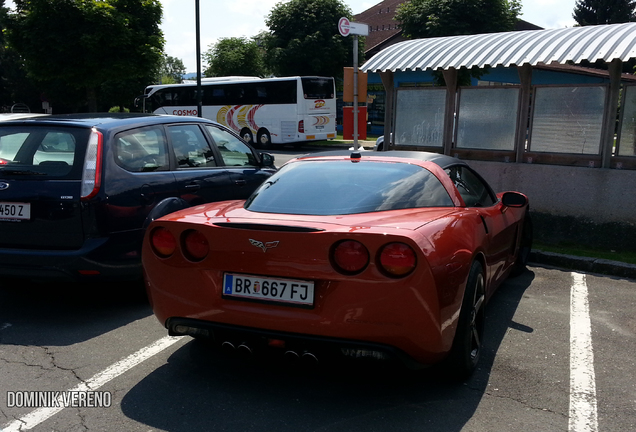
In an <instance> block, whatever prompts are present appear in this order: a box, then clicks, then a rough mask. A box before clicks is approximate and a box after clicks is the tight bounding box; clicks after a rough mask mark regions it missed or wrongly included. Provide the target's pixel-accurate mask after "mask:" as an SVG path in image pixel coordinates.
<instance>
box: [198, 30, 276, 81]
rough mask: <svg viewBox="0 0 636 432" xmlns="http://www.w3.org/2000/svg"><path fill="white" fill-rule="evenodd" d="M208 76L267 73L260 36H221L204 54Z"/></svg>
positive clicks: (262, 75) (263, 74)
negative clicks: (250, 37) (259, 40)
mask: <svg viewBox="0 0 636 432" xmlns="http://www.w3.org/2000/svg"><path fill="white" fill-rule="evenodd" d="M203 59H204V61H205V62H206V63H207V68H206V69H205V71H204V72H203V74H204V75H205V76H208V77H219V76H260V77H264V76H266V75H267V71H266V69H265V62H264V53H263V49H262V48H261V47H260V46H259V42H258V38H252V39H247V38H244V37H242V38H239V37H231V38H221V39H219V41H218V42H217V43H215V44H212V45H210V47H209V49H208V50H207V51H206V52H205V53H204V54H203Z"/></svg>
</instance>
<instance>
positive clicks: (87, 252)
mask: <svg viewBox="0 0 636 432" xmlns="http://www.w3.org/2000/svg"><path fill="white" fill-rule="evenodd" d="M113 247H114V245H113V243H112V241H111V240H109V239H107V238H98V239H89V240H87V241H86V242H85V243H84V245H83V246H82V247H81V248H80V249H75V250H38V249H14V248H2V249H0V277H11V278H20V279H32V280H68V281H85V280H97V279H99V280H133V279H139V278H141V276H142V268H141V260H140V258H139V255H138V254H132V255H130V256H128V257H125V258H123V259H122V258H121V255H120V259H112V258H108V259H107V258H106V257H107V256H109V253H105V251H109V252H110V251H111V250H112V248H113Z"/></svg>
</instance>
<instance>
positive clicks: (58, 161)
mask: <svg viewBox="0 0 636 432" xmlns="http://www.w3.org/2000/svg"><path fill="white" fill-rule="evenodd" d="M89 133H90V131H89V130H88V129H79V128H60V127H46V126H10V127H3V128H0V176H2V177H4V178H7V177H14V176H19V177H21V178H23V177H29V176H33V177H41V178H49V179H75V178H77V179H79V178H81V168H82V158H83V156H84V153H85V151H86V141H87V139H88V135H89Z"/></svg>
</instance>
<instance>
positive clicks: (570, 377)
mask: <svg viewBox="0 0 636 432" xmlns="http://www.w3.org/2000/svg"><path fill="white" fill-rule="evenodd" d="M586 305H587V306H586ZM635 305H636V282H634V281H633V280H628V279H621V278H614V277H608V276H599V275H593V274H584V273H573V272H571V271H569V270H563V269H557V268H547V267H540V266H531V267H530V269H529V271H527V272H526V273H524V274H523V275H522V276H520V277H518V278H515V279H510V280H509V281H507V282H506V283H505V284H504V285H503V286H502V287H501V289H500V290H499V291H498V293H497V294H496V295H495V296H494V297H493V299H492V301H491V302H490V303H489V306H488V309H487V314H488V318H487V328H486V332H487V336H486V341H485V345H486V349H485V351H484V356H483V357H482V359H481V364H480V368H479V370H478V371H477V373H476V374H475V375H474V376H473V377H472V378H471V379H470V380H469V381H468V382H466V383H465V384H459V385H454V384H448V383H444V382H440V381H438V380H437V379H436V376H435V374H434V373H431V372H427V371H425V372H420V373H412V372H408V371H404V370H402V369H401V368H397V367H393V366H386V367H383V366H382V365H377V364H373V365H366V364H364V365H360V364H354V365H350V364H341V365H335V366H334V365H318V367H313V368H304V367H300V368H295V367H294V368H291V367H290V366H289V365H286V364H281V363H278V362H273V361H265V360H264V359H259V358H258V357H256V358H249V359H243V358H236V357H233V356H228V355H226V354H223V353H220V352H218V351H217V350H215V349H212V348H210V347H209V346H207V345H205V344H202V343H200V342H196V341H193V340H191V339H189V338H171V337H166V331H165V329H163V327H162V326H161V325H160V324H159V323H158V322H157V321H156V319H155V318H154V316H153V315H152V312H151V309H150V306H149V305H148V303H147V301H146V300H145V298H144V295H143V292H142V291H141V290H140V289H139V286H137V287H135V286H127V287H121V286H120V287H118V288H115V287H113V286H108V285H94V286H90V285H75V286H60V285H47V284H40V285H33V284H23V283H13V284H12V283H6V282H2V283H0V317H1V318H0V365H1V367H0V388H1V389H2V393H1V394H0V429H2V430H3V431H5V432H6V431H14V430H34V431H51V430H54V431H80V430H91V431H93V430H94V431H121V430H127V431H193V430H219V431H221V430H232V431H247V430H250V431H291V430H300V429H302V430H308V431H344V430H347V431H351V430H361V431H362V430H364V431H390V430H395V431H410V430H418V431H421V430H429V431H492V430H498V431H513V430H517V429H519V428H520V427H523V428H524V429H525V430H540V431H584V432H585V431H626V432H627V431H633V430H635V429H636V383H635V382H634V380H633V379H631V377H633V376H635V375H636V360H634V355H633V353H634V352H636V318H634V314H633V311H634V306H635ZM586 323H587V324H586ZM30 392H39V394H45V395H53V394H56V392H57V393H59V395H61V396H62V397H66V398H67V400H66V402H68V403H66V404H60V405H62V406H53V407H51V406H45V407H33V406H24V405H25V403H24V402H25V401H26V402H28V400H26V399H25V397H27V398H28V395H29V394H30ZM91 392H92V393H91ZM82 394H83V395H84V396H81V395H82ZM87 394H88V395H92V396H89V398H86V395H87ZM77 395H80V396H79V397H77ZM20 397H21V398H22V399H20ZM74 397H75V403H73V399H72V398H74ZM82 397H84V402H83V404H82V401H81V398H82ZM91 397H92V399H91ZM20 402H21V403H22V406H19V403H20ZM89 402H91V403H92V404H91V403H89ZM97 402H99V404H98V403H97ZM49 405H51V403H50V400H49ZM52 405H55V404H52Z"/></svg>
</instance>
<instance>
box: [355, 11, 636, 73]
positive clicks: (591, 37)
mask: <svg viewBox="0 0 636 432" xmlns="http://www.w3.org/2000/svg"><path fill="white" fill-rule="evenodd" d="M634 57H636V23H627V24H611V25H598V26H585V27H571V28H563V29H550V30H528V31H514V32H507V33H489V34H480V35H466V36H448V37H438V38H427V39H416V40H409V41H405V42H400V43H397V44H395V45H392V46H390V47H388V48H385V49H384V50H382V51H380V52H379V53H378V54H376V55H375V56H373V57H372V58H371V59H370V60H369V61H367V62H366V63H365V64H363V65H362V66H361V70H362V71H364V72H385V71H392V72H395V71H407V70H411V71H415V70H426V69H433V70H435V69H450V68H455V69H459V68H461V67H466V68H471V67H473V66H477V67H484V66H486V65H488V66H492V67H495V66H499V65H502V66H505V67H508V66H514V65H517V66H521V65H523V64H526V63H528V64H530V65H532V66H536V65H538V64H551V63H558V64H565V63H566V62H569V61H571V62H574V63H575V64H579V63H581V62H582V61H583V60H589V61H590V62H595V61H597V60H604V61H606V62H608V63H609V62H611V61H612V60H614V59H621V60H623V61H627V60H629V59H631V58H634Z"/></svg>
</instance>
